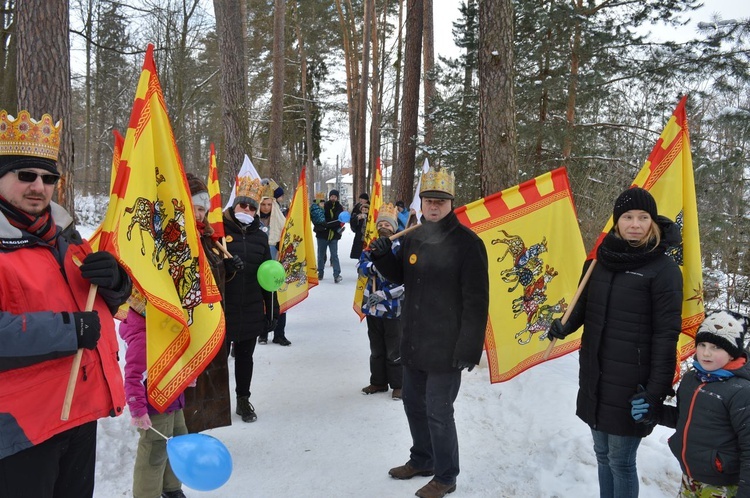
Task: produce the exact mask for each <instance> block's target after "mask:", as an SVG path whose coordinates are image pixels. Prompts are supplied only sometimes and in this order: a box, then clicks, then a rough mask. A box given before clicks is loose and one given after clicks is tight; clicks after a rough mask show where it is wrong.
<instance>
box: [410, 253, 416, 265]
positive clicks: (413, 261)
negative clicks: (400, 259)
mask: <svg viewBox="0 0 750 498" xmlns="http://www.w3.org/2000/svg"><path fill="white" fill-rule="evenodd" d="M416 262H417V255H416V254H412V255H411V256H409V264H410V265H413V264H416Z"/></svg>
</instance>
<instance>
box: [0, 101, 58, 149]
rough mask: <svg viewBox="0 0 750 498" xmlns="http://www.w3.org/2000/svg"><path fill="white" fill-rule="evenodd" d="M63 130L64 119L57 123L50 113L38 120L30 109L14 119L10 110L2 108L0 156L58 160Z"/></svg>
mask: <svg viewBox="0 0 750 498" xmlns="http://www.w3.org/2000/svg"><path fill="white" fill-rule="evenodd" d="M61 132H62V121H58V122H57V124H55V123H54V122H53V121H52V116H50V115H49V114H44V115H43V116H42V119H40V120H39V121H37V120H35V119H33V118H32V117H31V115H30V114H29V111H21V112H20V113H19V114H18V117H17V118H15V119H14V118H13V116H10V115H8V111H6V110H4V109H3V110H0V156H34V157H43V158H45V159H52V160H53V161H57V152H58V149H59V148H60V133H61Z"/></svg>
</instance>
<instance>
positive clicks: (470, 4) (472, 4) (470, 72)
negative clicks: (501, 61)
mask: <svg viewBox="0 0 750 498" xmlns="http://www.w3.org/2000/svg"><path fill="white" fill-rule="evenodd" d="M476 14H477V2H476V0H467V2H466V31H467V32H472V30H473V29H474V26H476V24H475V23H476V22H477V18H476ZM474 57H475V53H474V51H473V50H472V49H471V47H469V46H467V47H466V64H465V65H464V84H463V88H464V93H463V99H462V103H463V106H464V108H466V107H468V105H469V98H470V96H471V94H472V88H471V85H472V83H473V81H472V80H473V76H474V62H475V61H474Z"/></svg>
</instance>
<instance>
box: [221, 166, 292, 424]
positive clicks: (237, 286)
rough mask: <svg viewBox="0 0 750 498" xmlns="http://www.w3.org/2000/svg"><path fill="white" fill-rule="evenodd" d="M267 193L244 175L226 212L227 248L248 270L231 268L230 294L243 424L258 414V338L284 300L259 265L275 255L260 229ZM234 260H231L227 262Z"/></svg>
mask: <svg viewBox="0 0 750 498" xmlns="http://www.w3.org/2000/svg"><path fill="white" fill-rule="evenodd" d="M261 193H262V185H261V183H260V180H259V179H257V178H256V179H251V178H249V177H242V178H240V179H239V182H238V183H237V187H236V197H235V198H234V203H233V205H232V207H231V208H229V209H227V210H226V211H224V233H225V234H226V241H227V250H228V251H229V252H230V253H232V254H234V255H236V256H239V257H240V259H242V262H243V263H244V269H242V270H240V269H239V268H232V267H231V266H226V270H227V281H226V287H225V293H224V316H225V317H226V322H227V340H229V341H232V342H234V379H235V381H236V388H235V393H236V394H237V409H236V410H235V411H236V413H237V415H239V416H240V417H242V421H243V422H255V421H256V420H257V418H258V416H257V414H256V413H255V407H254V406H253V405H252V404H251V403H250V383H251V382H252V379H253V366H254V365H253V353H254V352H255V345H256V343H257V340H258V336H259V335H260V334H262V333H264V332H266V333H267V332H270V331H272V330H273V329H274V328H276V321H277V317H278V316H279V300H278V299H276V298H272V294H271V293H270V292H268V291H267V290H265V289H263V288H262V287H261V286H260V283H258V268H259V267H260V265H261V264H262V263H264V262H265V261H268V260H270V259H271V249H270V248H269V246H268V237H267V236H266V234H265V233H264V232H263V231H262V230H261V229H260V219H259V216H258V207H259V206H260V198H261ZM229 261H231V260H229V259H227V260H225V265H226V264H228V262H229Z"/></svg>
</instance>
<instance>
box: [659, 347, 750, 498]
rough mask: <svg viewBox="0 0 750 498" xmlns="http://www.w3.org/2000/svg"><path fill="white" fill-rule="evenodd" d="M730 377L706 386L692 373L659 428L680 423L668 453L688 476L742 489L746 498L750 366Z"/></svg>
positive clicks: (749, 450)
mask: <svg viewBox="0 0 750 498" xmlns="http://www.w3.org/2000/svg"><path fill="white" fill-rule="evenodd" d="M745 359H747V355H745ZM696 361H697V360H696ZM731 371H732V372H733V373H734V377H730V378H728V379H725V380H722V381H715V382H709V383H706V382H702V381H701V380H700V379H698V377H697V376H696V373H695V370H693V369H690V370H689V371H688V372H687V373H686V374H685V376H684V377H683V378H682V382H681V383H680V388H679V389H678V390H677V407H674V406H664V413H663V415H662V419H661V420H660V421H659V423H661V424H664V425H667V426H669V427H675V423H676V426H677V427H676V428H677V431H676V432H675V433H674V435H672V436H671V437H670V438H669V448H670V449H671V450H672V453H673V454H674V456H675V457H676V458H677V460H678V461H679V462H680V467H682V472H683V473H684V474H686V475H689V476H690V477H692V478H693V479H695V480H696V481H699V482H702V483H706V484H713V485H715V486H726V485H731V484H738V483H739V490H738V493H737V497H738V498H748V497H750V409H748V407H750V365H749V364H748V363H745V364H744V365H743V366H741V367H740V368H738V369H736V370H731Z"/></svg>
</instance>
